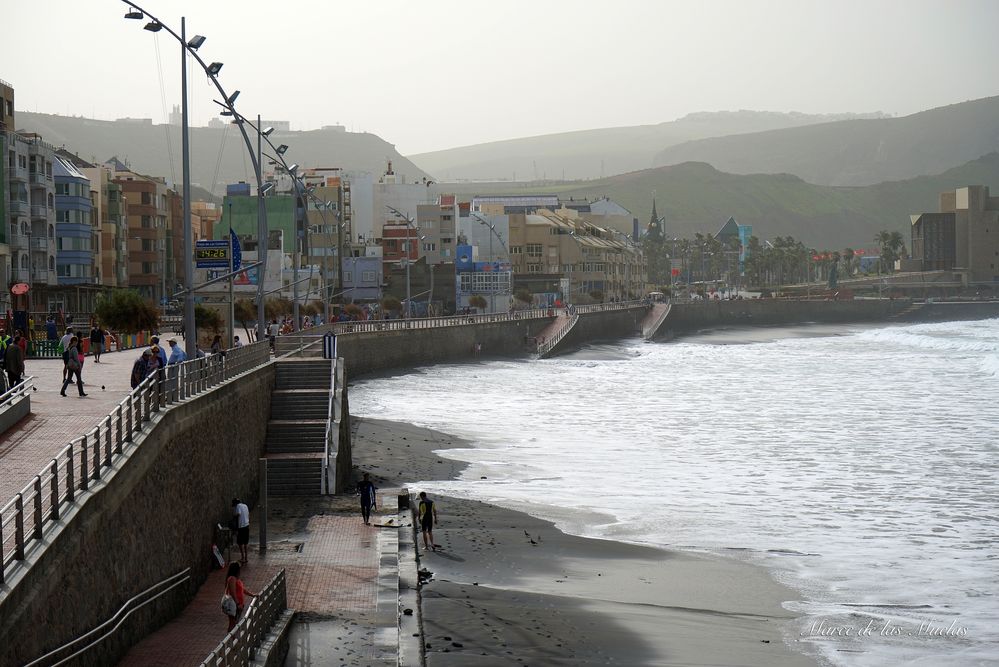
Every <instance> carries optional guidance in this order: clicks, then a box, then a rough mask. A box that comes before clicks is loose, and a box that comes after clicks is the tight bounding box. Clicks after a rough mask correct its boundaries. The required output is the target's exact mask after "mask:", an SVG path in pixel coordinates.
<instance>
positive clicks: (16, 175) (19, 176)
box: [7, 167, 28, 183]
mask: <svg viewBox="0 0 999 667" xmlns="http://www.w3.org/2000/svg"><path fill="white" fill-rule="evenodd" d="M7 177H8V178H9V179H10V180H11V181H17V182H19V183H27V182H28V169H27V168H26V167H8V168H7Z"/></svg>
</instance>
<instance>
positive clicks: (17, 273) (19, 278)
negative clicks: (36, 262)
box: [10, 269, 31, 283]
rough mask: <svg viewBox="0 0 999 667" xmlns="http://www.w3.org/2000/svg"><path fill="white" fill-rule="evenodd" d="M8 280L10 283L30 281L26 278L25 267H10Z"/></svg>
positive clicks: (26, 271)
mask: <svg viewBox="0 0 999 667" xmlns="http://www.w3.org/2000/svg"><path fill="white" fill-rule="evenodd" d="M10 282H12V283H27V282H31V281H30V280H29V279H28V270H27V269H11V270H10Z"/></svg>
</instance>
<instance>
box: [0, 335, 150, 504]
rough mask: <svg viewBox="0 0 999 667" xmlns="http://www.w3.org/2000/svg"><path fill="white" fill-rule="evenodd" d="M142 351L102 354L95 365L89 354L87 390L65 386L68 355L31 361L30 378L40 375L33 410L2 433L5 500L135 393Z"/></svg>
mask: <svg viewBox="0 0 999 667" xmlns="http://www.w3.org/2000/svg"><path fill="white" fill-rule="evenodd" d="M141 353H142V351H141V350H124V351H122V352H110V353H106V354H103V355H101V362H100V363H95V362H94V358H93V357H90V356H88V357H87V360H86V362H84V364H83V373H82V376H83V381H84V383H85V384H84V391H85V392H86V394H87V396H85V397H80V396H79V395H78V392H77V389H76V386H75V385H73V386H70V387H68V388H67V389H66V396H65V397H62V396H60V395H59V390H60V389H61V388H62V367H63V363H62V359H28V360H27V361H25V377H27V376H29V375H33V376H34V377H35V389H36V391H33V392H31V414H30V415H28V416H27V417H26V418H24V419H22V420H21V421H20V422H19V423H18V424H17V425H16V426H14V427H13V428H11V429H10V430H9V431H7V432H6V433H4V434H2V435H0V504H3V503H6V502H7V501H8V500H9V499H10V498H12V497H13V496H14V495H16V494H17V493H18V492H19V491H21V489H23V488H24V487H25V485H27V484H29V483H30V482H31V480H32V479H33V478H34V476H35V475H37V474H38V473H39V471H41V470H42V468H44V467H45V466H46V465H48V464H50V463H51V462H52V458H53V457H55V456H56V455H57V454H58V453H59V451H60V450H62V448H63V447H65V446H66V445H67V444H68V443H69V441H70V440H72V439H74V438H77V437H79V436H80V435H82V434H84V433H86V432H87V431H89V430H90V429H92V428H93V427H94V426H95V425H97V423H98V422H100V421H101V420H102V419H104V418H105V417H107V416H108V414H109V413H110V412H111V411H112V410H113V409H114V408H115V407H117V405H118V404H119V403H120V402H121V401H122V400H124V398H125V396H126V395H127V394H128V392H129V391H131V387H130V386H129V377H130V374H131V371H132V363H133V362H134V361H135V360H136V358H138V356H139V355H140V354H141Z"/></svg>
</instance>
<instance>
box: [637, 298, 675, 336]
mask: <svg viewBox="0 0 999 667" xmlns="http://www.w3.org/2000/svg"><path fill="white" fill-rule="evenodd" d="M672 309H673V304H671V303H667V304H666V307H665V308H663V311H662V312H661V313H659V316H658V317H656V319H655V320H654V321H653V322H652V324H650V325H649V326H647V327H645V329H644V330H643V331H642V337H643V338H648V337H649V336H651V335H653V334H655V333H656V331H658V329H659V327H661V326H662V323H663V322H665V321H666V318H667V317H669V311H671V310H672Z"/></svg>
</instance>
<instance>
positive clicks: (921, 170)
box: [655, 97, 999, 185]
mask: <svg viewBox="0 0 999 667" xmlns="http://www.w3.org/2000/svg"><path fill="white" fill-rule="evenodd" d="M996 150H999V97H988V98H983V99H980V100H974V101H970V102H963V103H961V104H953V105H950V106H946V107H939V108H936V109H930V110H929V111H923V112H920V113H916V114H912V115H910V116H904V117H901V118H871V119H854V120H842V121H837V122H833V123H823V124H819V125H810V126H808V127H795V128H785V129H778V130H770V131H766V132H757V133H752V134H741V135H737V136H726V137H714V138H707V139H699V140H696V141H689V142H686V143H683V144H679V145H675V146H670V147H668V148H666V149H664V150H663V151H661V152H660V153H659V154H658V155H656V157H655V165H656V166H668V165H675V164H682V163H684V162H691V161H693V162H707V163H708V164H711V165H714V166H715V167H717V168H718V169H720V170H722V171H725V172H729V173H733V174H759V173H764V174H779V173H787V174H794V175H796V176H800V177H801V178H803V179H805V180H806V181H808V182H810V183H818V184H822V185H873V184H875V183H881V182H884V181H895V180H902V179H906V178H912V177H914V176H922V175H929V174H938V173H940V172H943V171H944V170H947V169H950V168H952V167H956V166H959V165H962V164H964V163H965V162H968V161H969V160H974V159H976V158H978V157H979V156H981V155H984V154H985V153H988V152H991V151H996Z"/></svg>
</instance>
